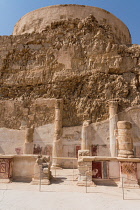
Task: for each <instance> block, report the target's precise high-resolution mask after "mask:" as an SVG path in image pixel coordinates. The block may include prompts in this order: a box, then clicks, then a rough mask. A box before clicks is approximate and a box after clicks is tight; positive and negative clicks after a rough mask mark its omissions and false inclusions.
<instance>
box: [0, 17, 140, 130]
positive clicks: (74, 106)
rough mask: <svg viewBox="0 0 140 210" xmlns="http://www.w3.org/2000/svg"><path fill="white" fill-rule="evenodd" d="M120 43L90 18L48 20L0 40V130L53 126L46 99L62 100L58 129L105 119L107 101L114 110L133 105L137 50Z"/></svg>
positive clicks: (138, 87) (137, 89)
mask: <svg viewBox="0 0 140 210" xmlns="http://www.w3.org/2000/svg"><path fill="white" fill-rule="evenodd" d="M121 42H122V40H121V38H120V37H118V36H116V35H115V34H114V32H113V31H112V27H110V26H109V25H108V24H106V23H102V24H100V23H99V22H98V21H97V19H96V18H95V17H94V16H93V15H89V17H87V18H85V19H82V20H81V19H78V18H76V19H68V20H59V21H55V22H52V23H51V25H48V26H47V27H46V28H45V29H44V30H43V31H42V32H41V33H31V34H23V35H16V36H1V37H0V46H1V47H0V75H1V77H0V84H1V89H0V99H1V100H0V127H9V128H20V126H21V124H22V123H23V124H24V122H25V124H27V126H31V125H35V126H41V125H44V124H46V123H51V122H53V121H54V107H53V106H48V107H47V106H46V103H44V100H46V99H47V98H52V100H53V98H56V99H63V126H74V125H80V124H82V122H83V121H84V120H87V119H88V120H89V119H90V120H91V122H96V121H101V120H104V119H107V118H108V101H109V100H111V99H117V100H118V103H119V111H121V110H123V109H124V108H126V107H130V106H133V105H136V104H139V100H140V81H139V70H140V58H139V57H140V56H139V55H140V46H139V45H124V44H121ZM37 100H39V101H40V103H37V102H36V101H37Z"/></svg>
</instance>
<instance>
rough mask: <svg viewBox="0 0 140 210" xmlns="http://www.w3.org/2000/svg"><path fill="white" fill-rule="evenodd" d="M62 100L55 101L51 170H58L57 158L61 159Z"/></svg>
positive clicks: (58, 162) (58, 161)
mask: <svg viewBox="0 0 140 210" xmlns="http://www.w3.org/2000/svg"><path fill="white" fill-rule="evenodd" d="M62 109H63V101H62V99H57V100H56V103H55V122H54V124H55V130H54V140H53V150H52V168H60V165H61V164H60V160H58V159H57V157H62V139H61V136H62Z"/></svg>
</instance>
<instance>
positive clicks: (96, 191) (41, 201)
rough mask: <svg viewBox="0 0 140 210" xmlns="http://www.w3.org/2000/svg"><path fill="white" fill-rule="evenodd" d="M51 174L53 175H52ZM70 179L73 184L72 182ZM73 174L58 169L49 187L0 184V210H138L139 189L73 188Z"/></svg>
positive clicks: (139, 206) (74, 184)
mask: <svg viewBox="0 0 140 210" xmlns="http://www.w3.org/2000/svg"><path fill="white" fill-rule="evenodd" d="M53 174H54V172H53ZM73 178H74V181H73ZM76 178H77V171H76V170H75V171H74V177H73V171H72V170H61V171H60V170H59V171H57V172H56V178H55V179H54V180H53V183H52V184H51V185H47V186H46V185H44V186H41V192H40V191H39V186H38V185H31V184H30V183H20V182H13V183H10V184H0V209H1V210H60V209H61V210H104V209H105V210H106V209H108V210H126V209H127V210H133V209H134V210H139V209H140V189H125V190H124V200H123V194H122V189H121V188H118V187H110V186H96V187H88V188H87V193H86V188H85V187H79V186H77V185H76Z"/></svg>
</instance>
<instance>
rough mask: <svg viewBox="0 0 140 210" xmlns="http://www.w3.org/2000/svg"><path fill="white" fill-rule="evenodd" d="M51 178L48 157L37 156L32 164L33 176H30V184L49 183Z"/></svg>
mask: <svg viewBox="0 0 140 210" xmlns="http://www.w3.org/2000/svg"><path fill="white" fill-rule="evenodd" d="M50 179H51V171H50V158H49V157H42V156H38V159H37V160H36V163H35V165H34V176H33V178H32V184H34V185H35V184H37V185H38V184H40V182H41V184H42V185H49V184H50Z"/></svg>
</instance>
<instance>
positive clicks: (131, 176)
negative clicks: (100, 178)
mask: <svg viewBox="0 0 140 210" xmlns="http://www.w3.org/2000/svg"><path fill="white" fill-rule="evenodd" d="M118 186H119V187H124V188H125V187H126V188H139V185H138V179H137V163H135V162H120V182H119V185H118Z"/></svg>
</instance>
